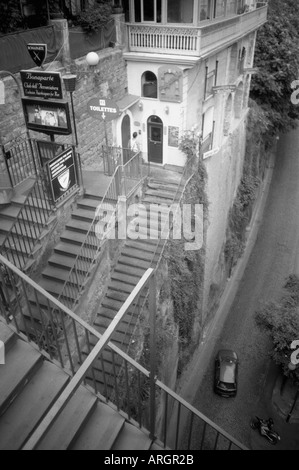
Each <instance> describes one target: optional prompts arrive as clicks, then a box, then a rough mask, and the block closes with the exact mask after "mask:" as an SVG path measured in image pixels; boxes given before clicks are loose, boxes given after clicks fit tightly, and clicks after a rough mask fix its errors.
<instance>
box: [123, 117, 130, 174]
mask: <svg viewBox="0 0 299 470" xmlns="http://www.w3.org/2000/svg"><path fill="white" fill-rule="evenodd" d="M130 141H131V119H130V116H128V114H126V115H125V116H124V118H123V121H122V123H121V144H122V149H123V164H124V165H125V164H126V163H127V162H128V161H129V160H130V158H131V152H130Z"/></svg>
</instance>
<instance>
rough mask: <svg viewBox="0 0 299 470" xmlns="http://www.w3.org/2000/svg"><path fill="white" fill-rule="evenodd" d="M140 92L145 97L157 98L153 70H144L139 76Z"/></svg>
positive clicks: (155, 78)
mask: <svg viewBox="0 0 299 470" xmlns="http://www.w3.org/2000/svg"><path fill="white" fill-rule="evenodd" d="M141 94H142V96H144V97H145V98H157V97H158V87H157V77H156V75H155V74H154V73H153V72H150V71H146V72H144V74H143V75H142V77H141Z"/></svg>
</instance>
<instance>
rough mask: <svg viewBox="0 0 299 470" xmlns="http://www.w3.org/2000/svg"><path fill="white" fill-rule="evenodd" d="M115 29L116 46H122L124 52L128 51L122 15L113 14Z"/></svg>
mask: <svg viewBox="0 0 299 470" xmlns="http://www.w3.org/2000/svg"><path fill="white" fill-rule="evenodd" d="M113 18H114V23H115V29H116V44H117V45H118V46H123V47H124V48H125V50H127V49H128V37H127V26H126V24H125V14H124V13H114V14H113Z"/></svg>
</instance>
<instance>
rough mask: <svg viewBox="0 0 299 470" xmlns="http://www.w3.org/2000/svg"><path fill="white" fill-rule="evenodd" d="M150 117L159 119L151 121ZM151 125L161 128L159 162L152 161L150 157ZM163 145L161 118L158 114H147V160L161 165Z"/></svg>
mask: <svg viewBox="0 0 299 470" xmlns="http://www.w3.org/2000/svg"><path fill="white" fill-rule="evenodd" d="M151 118H156V119H157V120H159V121H158V122H151ZM151 126H155V127H160V129H161V162H154V161H153V160H151V158H150V142H151V138H150V136H151ZM163 145H164V124H163V121H162V119H161V118H160V117H159V116H156V115H154V114H153V115H151V116H149V117H148V119H147V154H148V162H151V163H156V164H157V165H163V159H164V151H163Z"/></svg>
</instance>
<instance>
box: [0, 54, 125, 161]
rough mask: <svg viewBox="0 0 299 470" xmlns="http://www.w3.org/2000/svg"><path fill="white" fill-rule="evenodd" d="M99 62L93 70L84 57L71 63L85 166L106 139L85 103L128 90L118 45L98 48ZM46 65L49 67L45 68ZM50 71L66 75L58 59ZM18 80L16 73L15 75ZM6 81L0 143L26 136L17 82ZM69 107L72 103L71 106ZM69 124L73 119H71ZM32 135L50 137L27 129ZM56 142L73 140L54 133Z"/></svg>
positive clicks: (109, 126) (109, 127)
mask: <svg viewBox="0 0 299 470" xmlns="http://www.w3.org/2000/svg"><path fill="white" fill-rule="evenodd" d="M98 55H99V57H100V61H99V64H98V65H97V66H96V69H95V70H92V69H91V68H90V67H89V66H88V65H87V63H86V61H85V58H81V59H77V60H76V61H74V62H73V64H72V67H71V70H73V71H74V72H75V73H76V74H77V77H78V80H77V89H76V91H75V92H74V94H73V98H74V108H75V115H76V124H77V132H78V141H79V151H80V154H81V159H82V163H83V166H86V167H88V165H89V162H93V161H94V160H95V159H98V158H99V153H98V152H99V149H100V148H101V146H102V144H104V142H105V129H104V124H103V123H102V122H100V121H98V120H95V119H94V118H92V117H91V116H89V114H88V113H87V102H88V101H89V100H90V99H92V98H96V97H98V98H100V97H106V98H110V99H112V100H114V101H117V100H119V99H121V98H123V97H124V96H125V94H126V93H127V74H126V66H125V61H124V59H123V57H122V51H121V49H119V48H115V49H111V48H109V49H105V50H103V51H98ZM47 68H48V67H47ZM49 70H51V71H60V72H61V75H64V74H65V72H66V71H65V69H64V68H62V67H61V64H60V62H53V63H52V64H50V67H49ZM15 76H16V78H17V79H18V80H19V81H20V77H19V74H15ZM3 80H4V83H5V104H3V105H0V144H2V145H11V144H12V143H13V142H14V141H17V140H19V138H20V137H26V127H25V122H24V116H23V110H22V105H21V96H20V93H19V92H18V88H17V85H16V83H15V81H14V80H13V79H12V78H11V77H6V78H4V79H3ZM64 98H65V99H67V100H68V101H69V102H70V96H69V94H68V93H66V92H65V91H64ZM70 109H71V106H70ZM71 121H72V124H73V120H72V119H71ZM107 134H108V139H109V140H110V141H111V138H112V123H111V122H110V123H107ZM30 136H31V137H33V138H38V139H44V140H49V137H48V136H47V135H45V134H42V133H35V132H32V131H30ZM55 140H56V141H57V142H63V143H72V136H66V137H65V136H55ZM3 161H4V160H3V155H1V152H0V167H1V162H2V163H3Z"/></svg>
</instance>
